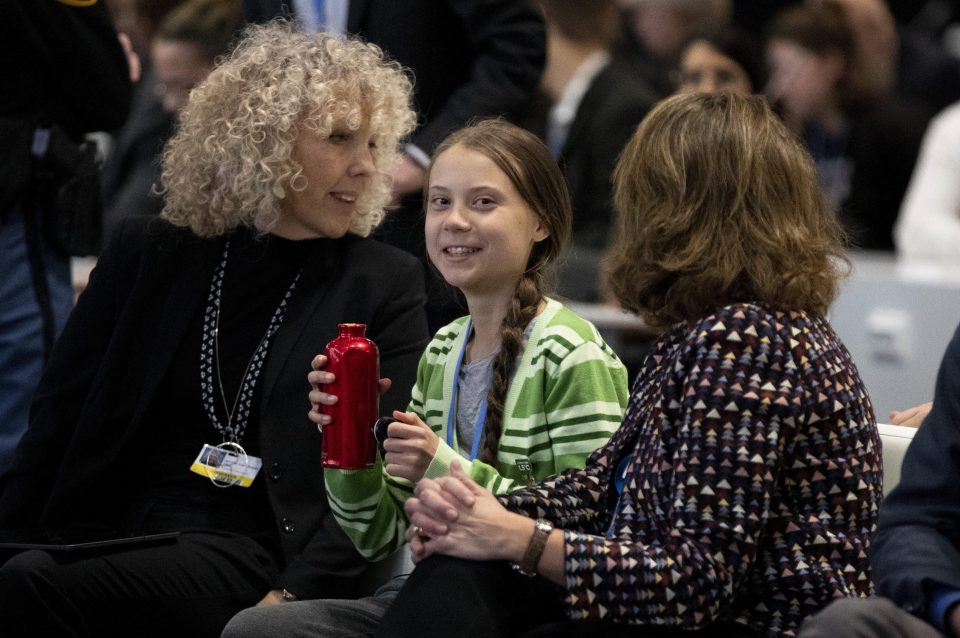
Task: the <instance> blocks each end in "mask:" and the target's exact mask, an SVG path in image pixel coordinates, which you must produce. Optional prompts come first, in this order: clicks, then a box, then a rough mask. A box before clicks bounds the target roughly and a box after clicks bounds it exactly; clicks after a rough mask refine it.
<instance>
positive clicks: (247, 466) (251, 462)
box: [190, 441, 263, 487]
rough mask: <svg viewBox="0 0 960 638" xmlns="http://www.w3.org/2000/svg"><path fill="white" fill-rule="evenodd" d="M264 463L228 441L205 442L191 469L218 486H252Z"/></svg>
mask: <svg viewBox="0 0 960 638" xmlns="http://www.w3.org/2000/svg"><path fill="white" fill-rule="evenodd" d="M262 465H263V460H262V459H260V458H259V457H256V456H250V455H249V454H247V453H246V452H245V451H244V449H243V448H242V447H241V446H240V444H239V443H231V442H229V441H228V442H226V443H221V444H220V445H216V446H214V445H210V444H207V443H204V445H203V447H202V448H200V454H198V455H197V458H196V460H195V461H194V462H193V465H191V466H190V471H191V472H194V473H195V474H199V475H200V476H206V477H207V478H208V479H210V481H211V482H212V483H213V484H214V485H216V486H217V487H231V486H233V485H239V486H240V487H250V485H252V484H253V479H255V478H256V477H257V473H258V472H260V467H261V466H262Z"/></svg>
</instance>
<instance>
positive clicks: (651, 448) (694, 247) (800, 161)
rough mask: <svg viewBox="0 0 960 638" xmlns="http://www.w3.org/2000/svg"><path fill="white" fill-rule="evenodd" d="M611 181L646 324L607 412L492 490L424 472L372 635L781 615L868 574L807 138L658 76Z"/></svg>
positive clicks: (731, 98)
mask: <svg viewBox="0 0 960 638" xmlns="http://www.w3.org/2000/svg"><path fill="white" fill-rule="evenodd" d="M614 192H615V194H616V199H615V203H616V207H617V212H618V214H619V216H620V224H621V227H620V232H619V233H618V235H617V237H618V242H617V245H616V246H615V247H614V249H613V250H614V253H615V256H614V258H613V260H612V262H611V271H610V279H611V285H612V288H613V290H614V292H615V294H616V295H617V297H618V299H619V300H620V302H621V304H622V305H623V306H625V307H627V308H631V309H633V310H635V311H637V312H639V313H640V314H641V315H642V316H643V317H644V318H645V319H647V320H648V321H649V322H650V323H651V325H652V326H654V327H656V328H657V329H659V332H660V335H659V337H658V339H657V340H656V342H655V343H654V344H653V346H652V348H651V351H650V353H649V354H648V356H647V358H646V360H645V361H644V363H643V366H642V368H641V370H640V373H639V374H638V376H637V378H636V381H635V382H634V387H633V395H632V396H631V398H630V403H629V406H628V407H627V412H626V415H625V417H624V420H623V422H622V424H621V425H620V428H619V429H618V430H617V432H616V433H615V434H614V435H613V437H612V438H611V439H610V442H609V443H607V444H606V445H604V446H603V447H601V448H600V449H598V450H597V451H596V452H594V454H593V455H591V456H590V458H588V459H587V462H586V467H585V468H583V469H582V470H567V471H565V472H563V473H560V474H558V475H556V476H554V477H551V478H549V479H546V480H544V481H542V482H540V483H538V484H535V485H531V486H528V487H524V488H521V489H518V490H515V491H513V492H510V493H508V494H503V495H500V496H499V497H495V496H493V495H492V494H491V493H490V492H489V491H487V490H485V489H483V488H482V487H481V486H480V485H478V484H477V483H476V482H475V481H473V480H471V478H470V477H469V476H468V475H467V473H466V472H465V471H464V470H463V469H461V468H459V467H457V468H454V469H453V471H452V472H451V476H447V477H442V478H439V479H423V480H421V481H420V482H419V483H418V484H417V488H416V493H415V496H414V498H411V499H408V500H407V501H406V504H405V508H406V513H407V514H408V516H409V519H410V524H411V527H410V528H408V531H407V533H406V537H407V539H408V540H409V541H410V544H411V550H412V552H413V556H414V559H415V560H417V561H420V562H419V564H418V566H417V568H416V569H415V570H414V571H413V574H412V575H411V577H410V579H409V580H408V581H407V583H406V585H405V586H404V588H403V589H402V590H401V591H400V592H399V594H398V596H397V598H396V600H395V602H394V604H393V606H392V607H391V608H390V611H388V612H387V615H386V616H385V617H384V619H383V622H382V623H381V624H380V629H379V631H378V632H377V634H376V635H377V636H383V637H388V636H389V637H394V636H424V635H437V636H443V635H457V636H470V637H479V636H513V635H524V636H534V635H536V636H540V637H543V636H588V635H602V636H647V637H656V638H668V637H669V638H681V637H683V636H690V635H693V636H700V637H703V638H709V637H721V636H722V637H724V638H753V637H759V636H795V635H796V632H797V630H798V628H799V626H800V624H801V622H802V621H803V619H804V618H805V617H807V616H809V615H811V614H813V613H814V612H816V611H818V610H819V609H821V608H822V607H824V606H825V605H826V604H827V603H829V602H830V601H832V600H834V599H836V598H841V597H849V598H857V597H864V596H867V595H868V594H869V593H870V592H871V590H872V585H871V583H870V566H869V564H868V562H867V557H866V550H867V549H868V547H869V544H870V534H871V532H872V531H873V528H874V525H875V522H876V516H877V509H878V507H879V504H880V499H881V485H880V482H881V477H882V470H881V462H880V440H879V436H878V434H877V428H876V421H875V418H874V415H873V409H872V407H871V405H870V400H869V398H868V397H867V392H866V388H865V387H864V385H863V382H862V381H861V380H860V377H859V374H858V373H857V369H856V366H854V365H853V362H852V361H851V360H850V355H849V353H848V352H847V350H846V348H844V346H843V344H842V343H841V342H840V340H839V339H838V338H837V336H836V335H835V334H834V333H833V330H832V329H831V328H830V326H829V324H828V323H827V321H826V319H825V318H824V316H823V314H824V312H825V310H826V308H827V305H828V304H829V303H830V301H831V299H832V298H833V295H834V293H835V289H836V282H837V278H838V276H839V274H840V270H839V268H840V267H841V266H842V253H841V250H840V231H839V229H838V226H837V222H836V220H835V219H834V216H833V213H832V212H831V211H830V210H829V209H828V208H826V207H825V206H824V204H823V202H822V200H821V197H820V195H819V193H818V191H817V182H816V177H815V175H814V170H813V162H812V160H811V159H810V157H809V155H808V154H807V153H806V151H804V150H803V148H802V146H801V145H800V143H799V142H798V141H797V140H796V139H794V137H793V136H792V135H791V134H790V133H789V132H788V131H787V130H786V128H785V127H784V126H783V124H782V123H781V122H780V121H779V119H778V118H777V117H776V116H775V115H774V114H773V112H772V111H771V109H770V108H769V106H768V105H767V103H766V102H765V101H764V99H763V98H761V97H757V96H741V95H736V94H733V93H729V92H725V93H720V94H717V95H701V94H688V95H681V96H675V97H672V98H668V99H666V100H664V101H662V102H661V103H660V104H658V105H657V106H655V107H654V108H653V110H651V112H650V113H649V114H648V115H647V117H646V118H645V119H644V121H643V122H642V123H641V124H640V126H639V127H638V129H637V131H636V132H635V133H634V136H633V138H632V139H631V141H630V142H629V143H628V144H627V146H626V148H625V149H624V152H623V154H622V156H621V158H620V162H619V164H618V166H617V170H616V172H615V176H614ZM838 258H840V260H839V261H838ZM464 559H467V560H464ZM478 559H482V560H484V561H486V562H483V563H479V562H474V561H477V560H478ZM508 562H512V563H513V564H514V565H515V566H516V567H517V568H518V569H519V571H520V574H517V573H516V572H514V571H512V570H511V569H510V567H509V566H508V565H507V563H508ZM521 574H522V575H521ZM531 575H536V576H537V577H535V578H529V576H531ZM428 609H432V610H441V611H439V612H436V613H428V612H427V610H428ZM531 628H536V629H534V631H532V632H530V633H529V634H527V633H525V631H527V630H529V629H531ZM694 632H696V633H694Z"/></svg>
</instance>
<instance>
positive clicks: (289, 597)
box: [280, 588, 297, 603]
mask: <svg viewBox="0 0 960 638" xmlns="http://www.w3.org/2000/svg"><path fill="white" fill-rule="evenodd" d="M280 598H282V599H283V602H285V603H292V602H293V601H295V600H297V595H296V594H294V593H293V592H291V591H288V590H287V589H286V588H284V589H281V590H280Z"/></svg>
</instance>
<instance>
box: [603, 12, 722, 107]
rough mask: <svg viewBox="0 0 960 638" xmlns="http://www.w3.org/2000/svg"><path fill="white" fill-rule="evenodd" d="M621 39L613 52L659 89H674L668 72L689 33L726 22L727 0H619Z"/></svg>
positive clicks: (663, 91) (667, 91)
mask: <svg viewBox="0 0 960 638" xmlns="http://www.w3.org/2000/svg"><path fill="white" fill-rule="evenodd" d="M620 4H621V7H622V16H623V17H622V20H623V27H624V28H623V34H622V35H623V39H622V40H621V42H620V43H619V45H618V46H617V52H616V55H617V57H618V58H622V59H623V60H624V61H626V62H627V63H628V64H629V65H630V67H631V68H632V69H633V70H634V72H636V73H638V74H639V75H640V76H641V77H642V78H643V79H644V81H645V82H647V83H648V84H649V85H651V86H652V87H653V88H654V89H656V90H657V91H658V92H659V95H660V97H664V96H666V95H670V94H671V93H673V91H674V89H675V88H676V87H675V86H674V84H673V83H672V82H671V79H670V72H671V71H672V70H673V69H675V68H676V66H677V60H678V59H679V56H680V52H681V50H682V49H683V46H684V44H685V43H686V42H687V40H689V39H690V36H691V34H693V33H695V32H697V31H701V30H704V29H712V28H718V27H721V26H725V25H727V24H729V23H730V19H731V15H732V14H731V4H730V0H620Z"/></svg>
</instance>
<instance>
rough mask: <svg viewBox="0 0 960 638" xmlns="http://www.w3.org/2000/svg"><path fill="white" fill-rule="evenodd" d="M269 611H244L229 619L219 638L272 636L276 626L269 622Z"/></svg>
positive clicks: (265, 608)
mask: <svg viewBox="0 0 960 638" xmlns="http://www.w3.org/2000/svg"><path fill="white" fill-rule="evenodd" d="M269 610H270V608H269V607H250V608H248V609H244V610H243V611H241V612H239V613H238V614H237V615H235V616H234V617H233V618H231V619H230V622H228V623H227V625H226V627H224V628H223V633H221V634H220V638H258V637H260V636H271V635H273V634H274V632H275V631H276V625H275V624H274V623H273V621H272V620H270V617H271V615H272V614H270V613H269Z"/></svg>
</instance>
